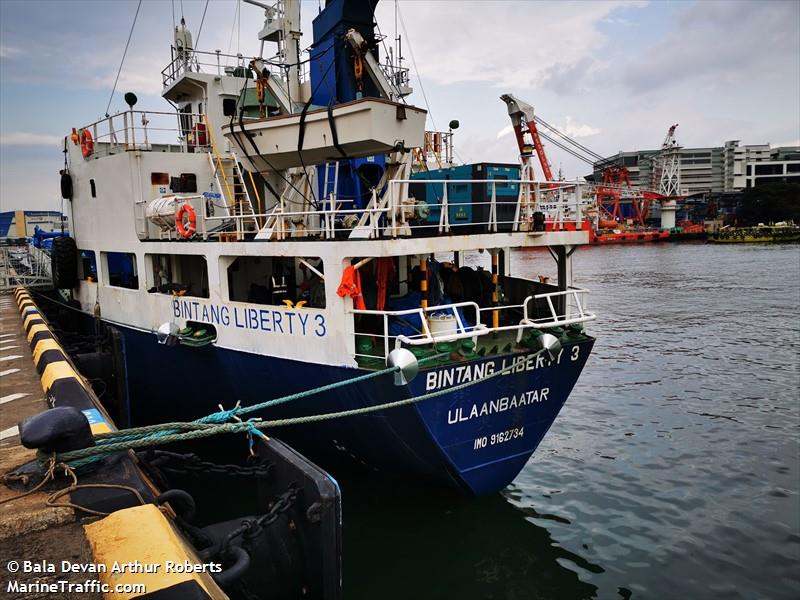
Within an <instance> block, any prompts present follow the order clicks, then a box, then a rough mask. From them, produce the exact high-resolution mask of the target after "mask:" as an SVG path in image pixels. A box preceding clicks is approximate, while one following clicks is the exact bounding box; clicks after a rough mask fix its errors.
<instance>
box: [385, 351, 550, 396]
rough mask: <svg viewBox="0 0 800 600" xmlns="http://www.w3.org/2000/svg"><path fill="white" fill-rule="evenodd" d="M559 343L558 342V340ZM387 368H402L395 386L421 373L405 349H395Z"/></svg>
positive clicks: (391, 353)
mask: <svg viewBox="0 0 800 600" xmlns="http://www.w3.org/2000/svg"><path fill="white" fill-rule="evenodd" d="M556 341H557V340H556ZM386 366H387V367H400V370H398V371H396V372H395V374H394V384H395V385H407V384H408V383H410V382H411V381H413V379H414V377H416V376H417V373H418V372H419V363H418V362H417V357H416V356H414V355H413V354H412V353H411V352H410V351H409V350H406V349H405V348H395V349H394V350H392V351H391V352H389V356H387V357H386Z"/></svg>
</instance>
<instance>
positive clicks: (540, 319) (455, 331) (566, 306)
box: [352, 287, 597, 359]
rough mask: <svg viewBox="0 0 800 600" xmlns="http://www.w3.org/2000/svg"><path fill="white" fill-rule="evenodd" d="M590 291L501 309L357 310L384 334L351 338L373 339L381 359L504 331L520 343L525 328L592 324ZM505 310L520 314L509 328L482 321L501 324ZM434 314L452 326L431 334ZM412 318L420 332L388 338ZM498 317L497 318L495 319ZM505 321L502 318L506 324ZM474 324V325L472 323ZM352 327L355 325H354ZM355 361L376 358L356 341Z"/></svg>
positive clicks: (540, 298) (462, 306)
mask: <svg viewBox="0 0 800 600" xmlns="http://www.w3.org/2000/svg"><path fill="white" fill-rule="evenodd" d="M588 294H589V290H587V289H585V288H573V287H571V288H569V289H567V290H560V291H556V292H548V293H544V294H535V295H531V296H528V297H526V298H525V300H523V301H522V303H520V304H508V305H502V306H488V307H483V308H481V307H479V306H478V304H477V303H475V302H454V303H450V304H441V305H437V306H429V307H418V308H410V309H405V310H368V309H367V310H358V309H354V310H353V311H352V312H353V314H355V315H373V316H378V317H381V319H382V321H383V333H382V334H381V333H374V332H371V331H370V332H368V331H356V330H355V329H354V335H355V336H356V338H358V337H373V338H376V339H380V340H381V345H382V346H383V358H384V359H386V357H388V356H389V353H390V352H391V351H392V350H394V349H395V348H400V347H402V346H403V345H406V346H425V345H429V344H433V343H441V342H453V341H458V340H463V339H470V340H472V341H473V342H474V343H477V340H478V338H479V337H482V336H484V335H487V334H490V333H492V334H494V333H499V332H504V331H516V332H517V342H520V341H521V340H522V337H523V336H524V334H525V331H526V330H528V329H550V328H553V327H564V326H566V325H571V324H573V323H586V322H588V321H593V320H595V319H596V318H597V317H596V315H595V314H594V313H592V312H589V311H588V310H587V309H586V300H585V299H586V296H587V295H588ZM542 304H544V305H545V306H546V307H547V310H546V311H544V313H543V311H541V310H539V308H538V307H539V305H542ZM465 308H470V309H472V311H471V313H470V315H467V314H464V315H462V312H463V309H465ZM503 311H506V312H512V313H513V314H515V315H518V314H519V313H520V311H521V312H522V319H520V321H519V322H518V323H515V324H512V325H496V326H492V325H488V324H486V323H484V320H487V321H490V322H498V323H499V322H500V318H499V313H501V312H503ZM437 313H440V314H441V313H444V314H448V315H452V316H453V322H452V327H451V328H450V329H448V330H446V331H445V332H444V333H442V332H432V331H431V327H430V323H429V320H430V319H429V316H432V315H435V314H437ZM408 315H414V316H416V317H418V318H419V319H420V322H421V328H422V330H421V331H420V332H419V333H417V334H416V335H403V334H397V335H390V334H389V326H390V324H391V322H392V319H401V320H402V319H403V317H404V316H406V317H407V316H408ZM495 315H497V316H495ZM469 316H473V317H474V318H473V321H472V322H465V318H467V319H468V318H469ZM507 320H508V319H504V321H507ZM472 323H474V324H472ZM354 327H355V325H354ZM354 356H355V357H356V358H369V359H374V358H376V355H375V354H367V353H363V352H359V348H358V340H356V351H355V354H354Z"/></svg>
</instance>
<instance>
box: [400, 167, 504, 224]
mask: <svg viewBox="0 0 800 600" xmlns="http://www.w3.org/2000/svg"><path fill="white" fill-rule="evenodd" d="M411 178H412V179H415V180H420V183H412V184H411V185H410V194H411V195H412V196H414V197H415V198H416V199H417V200H423V201H425V202H427V203H428V205H429V206H430V211H431V212H430V216H429V217H428V219H427V221H426V222H425V223H424V224H423V225H422V226H424V227H427V229H429V230H430V231H432V232H433V231H438V223H439V219H440V217H441V214H442V209H441V204H442V198H443V196H444V186H445V185H446V186H447V203H448V216H449V220H450V228H451V229H454V230H458V231H461V232H462V233H465V232H466V231H465V230H475V231H477V230H480V229H483V228H484V225H483V224H485V223H487V222H488V221H489V211H490V203H491V201H492V187H493V186H492V184H491V183H461V182H458V180H487V181H491V180H495V181H497V184H496V190H497V191H496V197H497V228H498V230H499V231H511V227H512V223H513V220H514V212H515V210H516V202H517V196H518V195H519V184H517V183H502V181H507V180H512V181H513V180H515V179H519V166H518V165H513V164H505V163H473V164H468V165H460V166H457V167H447V168H444V169H435V170H433V171H422V172H419V173H414V175H412V177H411ZM450 179H452V180H454V181H453V183H446V184H445V183H423V181H426V180H427V181H436V180H450ZM418 227H419V225H418Z"/></svg>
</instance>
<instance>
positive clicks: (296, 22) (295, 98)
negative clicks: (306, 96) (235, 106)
mask: <svg viewBox="0 0 800 600" xmlns="http://www.w3.org/2000/svg"><path fill="white" fill-rule="evenodd" d="M244 1H245V2H247V3H248V4H252V5H254V6H258V7H259V8H263V9H264V27H263V28H262V29H261V31H259V32H258V39H260V40H261V54H262V55H263V54H264V52H263V51H264V42H275V43H276V44H277V45H278V57H279V59H280V62H281V64H282V65H283V68H285V69H286V78H287V88H288V89H287V91H288V93H289V98H290V104H293V103H296V102H300V101H301V92H300V89H301V81H300V38H301V36H302V35H303V33H302V31H301V30H300V1H299V0H278V2H276V3H275V4H274V5H273V6H268V5H266V4H263V3H261V2H258V1H257V0H244ZM290 110H291V109H290Z"/></svg>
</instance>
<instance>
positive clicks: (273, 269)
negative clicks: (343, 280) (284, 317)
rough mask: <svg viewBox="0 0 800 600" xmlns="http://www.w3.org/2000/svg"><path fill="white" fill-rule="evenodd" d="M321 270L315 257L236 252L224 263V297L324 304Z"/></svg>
mask: <svg viewBox="0 0 800 600" xmlns="http://www.w3.org/2000/svg"><path fill="white" fill-rule="evenodd" d="M230 258H233V257H230ZM324 273H325V272H324V270H323V268H322V260H321V259H319V258H308V257H299V256H288V257H287V256H239V257H237V258H235V259H233V262H232V263H231V264H230V266H229V267H228V297H229V299H230V300H233V301H235V302H249V303H251V304H270V305H273V306H281V305H284V304H290V303H291V304H292V305H297V304H298V303H300V302H304V304H303V306H307V307H309V308H325V280H324V278H323V276H324Z"/></svg>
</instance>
